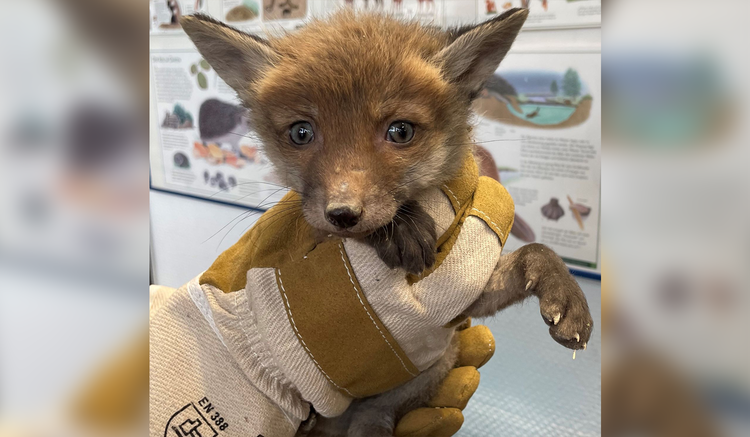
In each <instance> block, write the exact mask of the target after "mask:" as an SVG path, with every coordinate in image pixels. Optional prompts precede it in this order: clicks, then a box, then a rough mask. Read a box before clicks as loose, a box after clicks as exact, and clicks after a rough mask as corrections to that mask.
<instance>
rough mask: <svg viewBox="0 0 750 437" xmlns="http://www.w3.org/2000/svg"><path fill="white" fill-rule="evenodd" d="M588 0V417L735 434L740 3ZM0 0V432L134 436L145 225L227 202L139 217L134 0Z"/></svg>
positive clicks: (167, 205)
mask: <svg viewBox="0 0 750 437" xmlns="http://www.w3.org/2000/svg"><path fill="white" fill-rule="evenodd" d="M554 1H556V0H549V2H550V3H551V2H554ZM557 1H566V0H557ZM446 3H447V2H446ZM603 3H604V6H603V9H604V12H603V13H604V18H603V26H602V37H601V38H602V41H603V43H604V55H603V59H602V84H603V93H604V96H605V97H604V99H603V105H604V107H603V111H602V112H603V119H602V127H603V129H602V150H603V151H602V163H601V165H602V171H601V183H602V192H601V210H602V216H601V229H602V232H601V241H602V253H603V254H602V259H603V264H604V269H603V270H604V271H603V281H604V282H603V287H602V313H603V314H602V317H603V324H602V325H601V326H602V344H603V346H602V349H601V354H602V368H601V371H602V401H601V414H602V421H601V426H602V435H606V436H615V435H629V436H631V435H643V436H675V437H678V436H680V437H682V436H715V435H716V436H721V435H726V436H744V435H750V340H748V338H749V337H750V317H748V315H750V293H749V292H750V277H749V276H750V273H749V272H750V269H749V268H748V267H749V266H750V229H749V228H750V226H748V224H749V223H750V220H749V219H750V208H749V206H748V203H749V201H750V173H749V172H748V170H747V167H748V164H750V150H749V147H748V144H750V141H749V140H750V132H748V129H750V127H749V126H750V123H748V120H749V118H748V105H747V103H746V102H747V101H748V97H750V95H749V93H748V80H747V77H748V72H750V69H749V68H748V67H750V66H749V65H748V62H749V61H748V50H747V41H750V38H749V37H750V35H748V30H747V28H748V26H747V25H746V24H745V21H746V17H748V12H750V10H748V8H749V7H750V5H749V4H748V2H746V1H744V0H714V1H710V2H709V1H698V0H680V1H677V0H660V1H646V0H606V1H605V2H603ZM0 4H2V6H3V8H2V10H3V12H4V13H3V14H2V16H0V23H2V25H0V37H2V39H1V41H2V43H0V54H1V55H2V56H1V57H0V59H2V60H3V62H2V66H3V68H2V72H0V77H1V78H2V81H0V96H2V97H1V98H0V181H1V182H2V183H0V436H2V437H4V436H26V435H61V434H63V435H65V434H67V435H115V434H117V435H136V434H137V435H143V434H145V420H146V417H147V409H148V406H147V385H146V379H147V377H146V372H147V370H146V361H147V357H146V356H145V354H144V353H143V351H144V350H145V342H146V340H145V338H146V336H145V333H146V326H147V287H148V284H149V282H150V265H151V263H150V250H149V240H150V235H149V234H150V232H151V233H152V235H151V237H153V238H152V244H154V245H162V246H163V247H164V245H165V241H166V240H169V241H179V240H180V239H179V237H180V235H184V233H183V232H184V230H185V229H188V228H194V227H198V226H200V225H201V223H205V220H214V221H216V220H220V221H223V223H228V222H230V221H231V220H232V219H233V218H235V217H236V216H237V214H239V213H241V212H242V209H239V208H236V207H230V206H217V207H216V208H214V209H206V208H195V207H193V208H192V209H191V211H192V212H194V215H191V217H192V218H191V219H190V220H189V221H185V220H182V221H180V223H181V224H180V226H183V227H180V226H175V224H174V222H170V223H164V224H163V226H162V227H161V228H159V230H158V232H154V229H156V226H157V225H155V226H154V227H153V228H152V230H151V231H150V229H149V197H148V196H149V183H148V180H149V165H148V139H149V138H148V123H149V120H148V114H149V107H150V105H149V103H148V90H149V85H148V71H149V66H148V57H147V52H148V50H149V42H148V27H149V24H147V21H146V20H147V18H146V14H147V9H148V6H147V5H148V3H147V2H145V1H144V2H135V1H128V0H99V1H94V0H58V1H55V0H15V1H14V0H3V1H2V3H0ZM488 7H489V6H488ZM538 35H544V33H540V34H538ZM528 38H531V39H534V38H542V37H528ZM175 41H176V40H174V41H172V42H167V43H165V44H166V45H173V46H174V45H179V44H181V43H179V42H175ZM154 199H157V200H156V201H155V200H154ZM186 205H187V204H186V202H185V200H184V199H183V198H180V197H177V196H172V195H169V194H166V193H161V192H154V193H152V199H151V207H150V209H151V214H152V216H153V215H158V214H160V215H161V216H162V217H163V216H165V215H167V214H177V213H180V212H183V211H184V210H185V208H190V207H189V206H186ZM157 209H158V210H157ZM152 220H153V219H152ZM210 231H211V232H210V233H213V232H215V231H216V229H210ZM239 231H241V229H238V230H236V231H233V232H234V233H230V234H228V236H227V237H226V239H227V242H226V243H221V244H229V243H231V242H233V241H235V240H236V238H237V237H238V234H239ZM207 232H208V231H207ZM210 233H209V235H210ZM235 234H237V235H235ZM160 239H161V242H160ZM181 244H184V241H183V243H181ZM215 244H216V243H212V244H211V248H210V249H211V250H207V251H206V252H205V253H204V254H201V255H198V256H196V258H191V259H189V260H188V261H186V263H187V264H183V265H182V266H183V268H182V269H181V271H179V272H173V273H169V272H163V273H162V274H161V276H160V277H159V276H158V275H157V278H156V280H157V281H158V282H160V283H163V284H167V285H179V284H180V283H182V282H184V281H186V280H188V279H189V278H190V277H189V276H187V277H183V276H185V274H184V273H183V272H187V271H193V272H198V271H200V270H202V269H204V268H205V267H206V265H207V264H206V263H210V261H211V260H213V259H214V258H215V256H216V254H217V253H218V252H215V251H214V250H215V249H216V250H217V251H218V250H219V249H220V248H219V247H215ZM166 247H168V248H169V249H165V251H162V252H161V254H160V255H159V256H163V257H164V259H167V260H168V259H169V258H170V256H178V255H179V254H180V253H181V252H184V250H185V249H186V247H185V246H180V244H176V245H168V246H166ZM191 263H192V264H191ZM162 265H163V264H162ZM496 359H497V357H496ZM480 388H481V387H480ZM470 405H471V404H470ZM552 435H554V434H552Z"/></svg>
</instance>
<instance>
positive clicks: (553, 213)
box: [542, 197, 565, 221]
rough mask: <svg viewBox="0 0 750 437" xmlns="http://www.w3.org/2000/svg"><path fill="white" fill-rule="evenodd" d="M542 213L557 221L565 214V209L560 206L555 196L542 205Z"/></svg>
mask: <svg viewBox="0 0 750 437" xmlns="http://www.w3.org/2000/svg"><path fill="white" fill-rule="evenodd" d="M542 214H543V215H544V216H545V217H547V218H548V219H550V220H555V221H557V220H558V219H559V218H560V217H562V216H564V215H565V210H563V208H562V206H560V203H559V201H558V200H557V197H553V198H551V199H550V200H549V203H548V204H546V205H544V206H543V207H542Z"/></svg>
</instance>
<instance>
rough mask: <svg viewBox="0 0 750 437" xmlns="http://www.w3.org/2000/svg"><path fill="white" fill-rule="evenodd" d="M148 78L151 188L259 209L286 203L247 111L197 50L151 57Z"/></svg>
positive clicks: (170, 52)
mask: <svg viewBox="0 0 750 437" xmlns="http://www.w3.org/2000/svg"><path fill="white" fill-rule="evenodd" d="M151 77H152V84H153V89H152V93H153V98H152V101H153V104H154V107H153V108H152V117H157V118H158V120H157V122H158V134H156V135H152V139H151V147H152V148H156V151H155V152H152V165H151V184H152V186H153V187H156V188H161V189H165V190H170V191H176V192H179V193H184V194H190V195H195V196H199V197H204V198H210V199H215V200H222V201H227V202H232V203H236V204H240V205H245V206H252V207H257V208H268V207H270V206H271V205H272V203H273V202H274V201H277V200H279V199H280V198H281V197H283V195H284V194H285V193H286V189H285V188H284V187H283V186H281V185H279V184H278V183H277V181H276V179H275V178H274V176H273V174H272V173H271V166H270V164H269V163H268V160H267V159H266V158H265V156H264V155H263V153H262V152H261V148H260V141H259V139H258V138H257V137H256V136H255V135H254V133H253V131H252V129H251V127H250V125H249V122H248V114H247V110H246V109H245V108H243V107H242V106H240V104H239V101H238V100H237V98H236V96H235V93H234V91H233V90H232V89H231V88H229V87H228V86H227V85H226V84H225V83H224V81H222V80H221V79H220V78H219V77H218V75H217V74H216V72H214V70H213V69H212V68H211V66H210V65H209V64H208V62H206V61H205V60H204V59H203V58H202V57H201V55H200V54H199V53H198V52H197V51H194V50H182V51H154V52H152V53H151ZM154 155H156V156H154ZM159 162H160V163H159Z"/></svg>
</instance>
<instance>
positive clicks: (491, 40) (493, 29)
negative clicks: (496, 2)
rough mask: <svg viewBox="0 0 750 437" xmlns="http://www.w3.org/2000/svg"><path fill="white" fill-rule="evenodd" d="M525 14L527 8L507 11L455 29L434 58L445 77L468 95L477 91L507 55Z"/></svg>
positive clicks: (524, 19)
mask: <svg viewBox="0 0 750 437" xmlns="http://www.w3.org/2000/svg"><path fill="white" fill-rule="evenodd" d="M528 15H529V10H528V9H521V8H515V9H510V10H508V11H506V12H504V13H503V14H502V15H500V16H498V17H496V18H493V19H492V20H489V21H485V22H484V23H481V24H478V25H476V26H474V27H471V28H461V29H457V30H455V31H454V32H453V36H455V39H454V40H453V42H451V44H450V45H448V46H447V47H446V48H444V49H443V50H441V51H440V53H438V54H437V58H436V61H437V63H438V64H439V65H440V66H441V68H442V70H443V74H444V76H445V78H446V79H447V80H449V81H451V82H453V83H456V84H458V85H459V86H460V87H461V88H462V89H464V90H465V91H466V92H467V93H468V94H469V95H475V93H477V92H479V90H480V89H481V87H482V85H483V84H484V82H485V81H486V80H487V79H488V78H489V77H490V76H491V75H492V73H494V72H495V70H496V69H497V67H498V66H499V65H500V61H502V60H503V58H504V57H505V55H506V54H507V53H508V50H509V49H510V46H511V45H512V44H513V41H515V39H516V35H518V32H519V31H520V30H521V26H523V23H524V22H525V21H526V17H528Z"/></svg>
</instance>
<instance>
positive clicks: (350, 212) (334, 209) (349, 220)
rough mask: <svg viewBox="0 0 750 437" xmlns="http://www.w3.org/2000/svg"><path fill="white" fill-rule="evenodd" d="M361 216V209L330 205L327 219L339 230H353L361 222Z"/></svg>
mask: <svg viewBox="0 0 750 437" xmlns="http://www.w3.org/2000/svg"><path fill="white" fill-rule="evenodd" d="M361 216H362V208H361V207H353V206H348V205H335V206H332V205H329V206H328V208H326V218H327V219H328V221H329V222H331V223H332V224H333V225H334V226H336V227H339V228H344V229H345V228H351V227H352V226H354V225H356V224H357V223H358V222H359V218H360V217H361Z"/></svg>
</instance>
